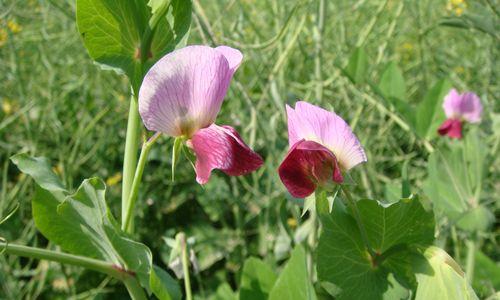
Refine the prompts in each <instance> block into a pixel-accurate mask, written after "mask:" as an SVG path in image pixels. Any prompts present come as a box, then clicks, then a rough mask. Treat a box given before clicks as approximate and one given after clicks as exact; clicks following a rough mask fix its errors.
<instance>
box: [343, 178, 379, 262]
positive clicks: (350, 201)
mask: <svg viewBox="0 0 500 300" xmlns="http://www.w3.org/2000/svg"><path fill="white" fill-rule="evenodd" d="M342 191H343V192H344V195H345V196H346V198H347V201H346V202H347V205H348V206H349V207H350V208H351V211H352V214H353V216H354V219H355V220H356V223H357V224H358V228H359V231H360V232H361V238H362V239H363V243H364V244H365V247H366V249H367V250H368V253H370V256H371V257H372V259H375V258H376V257H377V254H376V253H375V251H373V248H372V247H371V245H370V241H369V240H368V235H367V234H366V229H365V226H364V225H363V221H362V220H361V216H360V214H359V210H358V205H357V204H356V201H354V199H353V198H352V197H351V193H350V192H349V190H348V189H347V188H346V187H345V186H344V185H342Z"/></svg>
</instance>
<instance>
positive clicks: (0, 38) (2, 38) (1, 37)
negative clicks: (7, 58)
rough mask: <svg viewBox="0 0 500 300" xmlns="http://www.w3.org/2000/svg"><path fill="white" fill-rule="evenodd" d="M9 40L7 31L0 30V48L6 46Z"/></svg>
mask: <svg viewBox="0 0 500 300" xmlns="http://www.w3.org/2000/svg"><path fill="white" fill-rule="evenodd" d="M7 38H8V35H7V30H5V29H3V28H0V47H2V46H3V45H5V43H6V42H7Z"/></svg>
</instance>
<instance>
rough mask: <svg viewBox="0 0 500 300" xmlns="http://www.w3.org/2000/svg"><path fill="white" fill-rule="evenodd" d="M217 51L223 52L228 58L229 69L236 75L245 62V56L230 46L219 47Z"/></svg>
mask: <svg viewBox="0 0 500 300" xmlns="http://www.w3.org/2000/svg"><path fill="white" fill-rule="evenodd" d="M215 50H217V51H219V52H221V53H222V54H223V55H224V56H225V57H226V59H227V62H228V63H229V68H230V69H231V70H232V71H233V73H234V72H235V71H236V70H237V69H238V67H239V66H240V64H241V61H242V60H243V54H241V52H240V50H237V49H234V48H231V47H228V46H219V47H217V48H215Z"/></svg>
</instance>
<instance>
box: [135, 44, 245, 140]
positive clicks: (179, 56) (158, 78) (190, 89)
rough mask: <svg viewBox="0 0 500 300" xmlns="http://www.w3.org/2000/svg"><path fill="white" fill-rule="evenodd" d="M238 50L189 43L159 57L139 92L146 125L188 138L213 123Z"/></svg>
mask: <svg viewBox="0 0 500 300" xmlns="http://www.w3.org/2000/svg"><path fill="white" fill-rule="evenodd" d="M231 50H232V51H231ZM237 52H238V53H239V51H238V50H235V49H231V48H229V47H223V48H222V50H221V49H215V48H211V47H207V46H188V47H185V48H182V49H179V50H176V51H173V52H171V53H169V54H167V55H165V56H164V57H163V58H161V59H160V60H159V61H158V62H157V63H156V64H155V65H154V66H153V67H152V68H151V69H150V70H149V72H148V73H147V74H146V76H145V77H144V81H143V83H142V86H141V89H140V91H139V112H140V114H141V117H142V120H143V122H144V125H145V126H146V128H148V129H149V130H153V131H160V132H163V133H165V134H167V135H170V136H181V135H185V136H187V137H191V136H192V135H193V134H194V133H195V132H196V131H197V130H198V129H200V128H205V127H207V126H209V125H210V124H212V123H213V122H214V121H215V118H216V116H217V114H218V113H219V110H220V107H221V105H222V101H223V99H224V96H225V95H226V92H227V89H228V87H229V83H230V81H231V78H232V76H233V73H234V71H235V70H236V68H237V64H238V63H239V62H238V59H237V54H236V53H237ZM228 53H229V54H228ZM231 53H232V54H231ZM230 54H231V55H230ZM226 55H227V57H226ZM240 55H241V53H240ZM240 61H241V59H240Z"/></svg>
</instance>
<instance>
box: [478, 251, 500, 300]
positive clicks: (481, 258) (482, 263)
mask: <svg viewBox="0 0 500 300" xmlns="http://www.w3.org/2000/svg"><path fill="white" fill-rule="evenodd" d="M473 287H474V289H475V290H476V291H477V292H478V293H482V294H483V295H484V296H488V294H489V293H491V291H500V265H499V264H498V262H496V263H495V262H494V261H492V260H491V259H490V258H489V257H488V256H486V255H485V254H484V253H483V252H481V251H477V252H476V261H475V264H474V282H473Z"/></svg>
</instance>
